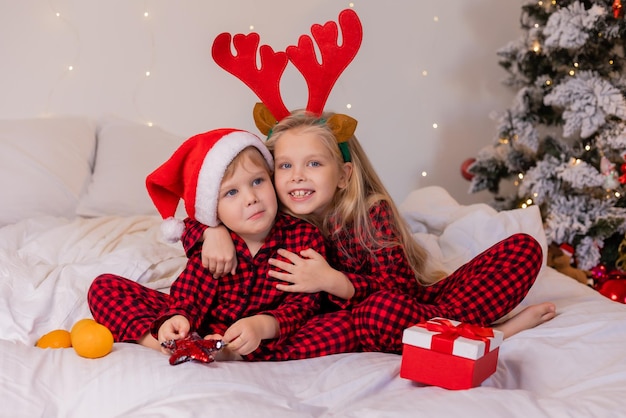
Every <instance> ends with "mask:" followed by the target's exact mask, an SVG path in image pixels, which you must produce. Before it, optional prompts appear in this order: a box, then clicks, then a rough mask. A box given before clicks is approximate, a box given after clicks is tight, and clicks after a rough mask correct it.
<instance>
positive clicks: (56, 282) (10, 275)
mask: <svg viewBox="0 0 626 418" xmlns="http://www.w3.org/2000/svg"><path fill="white" fill-rule="evenodd" d="M402 209H403V211H404V212H405V213H406V214H407V218H408V219H409V222H410V223H411V225H412V227H413V228H414V230H415V232H416V235H415V236H416V238H417V239H419V240H420V241H421V242H423V243H424V244H425V245H426V246H427V247H428V248H429V250H430V251H431V252H432V253H433V254H434V255H435V258H436V259H437V261H438V263H440V264H441V265H442V266H444V267H446V268H448V269H451V268H454V267H455V266H456V265H457V264H459V263H462V262H464V260H466V259H469V258H471V257H472V256H473V255H475V254H476V253H477V252H478V251H481V250H482V249H484V248H486V246H488V245H490V244H491V243H493V242H495V241H496V240H498V239H500V238H501V237H503V236H505V235H507V234H509V233H511V232H516V231H517V230H522V231H525V232H528V233H531V234H533V235H535V236H537V238H538V239H542V236H541V234H542V233H541V228H540V223H538V219H537V216H538V214H537V213H534V212H533V211H532V210H531V211H510V212H506V213H499V214H498V213H495V212H494V211H493V210H492V209H490V208H488V207H486V206H485V205H472V206H460V205H458V204H457V203H456V202H455V201H454V200H453V199H451V198H449V196H448V195H447V193H445V191H443V190H442V189H439V188H427V189H422V190H419V191H416V192H414V194H412V195H411V196H409V197H408V198H407V200H406V201H405V202H404V204H403V205H402ZM159 224H160V220H159V219H158V218H156V217H150V216H140V217H103V218H95V219H76V220H67V219H63V218H52V217H48V218H37V219H30V220H26V221H23V222H20V223H18V224H14V225H9V226H6V227H4V228H1V229H0V330H1V339H0V353H1V357H0V370H1V371H2V372H1V373H0V401H1V402H2V405H3V407H2V409H0V416H7V417H34V416H45V417H51V416H55V417H56V416H59V417H74V416H76V417H84V416H92V417H114V416H124V417H127V416H130V417H158V416H163V417H165V416H181V417H187V416H189V417H196V416H203V417H204V416H206V417H220V418H224V417H225V416H229V417H235V416H236V417H239V416H241V417H244V416H245V417H397V416H398V417H404V416H428V417H435V416H437V417H447V416H451V417H452V416H454V417H457V416H466V417H474V416H476V417H478V416H480V417H504V416H506V417H565V416H572V417H611V416H615V417H619V416H625V413H624V407H625V406H626V403H625V401H624V394H626V307H625V306H624V305H622V304H619V303H615V302H612V301H610V300H608V299H606V298H605V297H603V296H601V295H599V294H598V293H597V292H595V291H593V290H591V289H589V288H587V287H585V286H583V285H580V284H579V283H577V282H576V281H574V280H573V279H571V278H569V277H566V276H564V275H562V274H560V273H558V272H556V271H555V270H553V269H551V268H549V267H545V266H544V268H542V270H541V273H540V275H539V278H538V280H537V282H536V284H535V285H534V286H533V288H532V289H531V291H530V293H529V295H528V297H527V298H526V299H525V300H524V302H523V304H522V305H523V306H526V305H528V304H530V303H536V302H542V301H547V300H551V301H554V302H555V303H556V305H557V311H558V315H557V317H556V318H554V319H553V320H552V321H550V322H548V323H546V324H543V325H541V326H539V327H537V328H535V329H532V330H527V331H524V332H522V333H520V334H517V335H515V336H513V337H512V338H510V339H508V340H506V341H505V342H504V344H503V345H502V347H501V349H500V357H499V361H498V368H497V371H496V373H495V374H494V375H493V376H491V377H490V378H488V379H487V380H486V381H485V382H484V383H483V384H482V386H481V387H479V388H475V389H471V390H466V391H449V390H445V389H441V388H437V387H428V386H423V385H420V384H416V383H413V382H411V381H409V380H405V379H402V378H400V377H399V368H400V360H401V357H400V356H398V355H393V354H384V353H351V354H341V355H334V356H328V357H322V358H316V359H308V360H299V361H288V362H261V363H238V362H217V363H212V364H208V365H205V364H199V363H184V364H181V365H178V366H170V365H169V363H168V362H167V357H166V356H164V355H162V354H161V353H158V352H156V351H152V350H149V349H146V348H143V347H140V346H137V345H134V344H115V346H114V349H113V351H112V352H111V353H110V354H109V355H107V356H106V357H103V358H101V359H96V360H90V359H84V358H81V357H78V356H77V355H76V354H75V352H74V351H73V350H72V349H61V350H43V349H39V348H36V347H34V346H33V345H34V343H35V341H36V339H37V338H38V337H39V336H40V335H42V334H44V333H45V332H48V331H50V330H52V329H55V328H67V329H69V328H70V327H71V325H72V324H73V323H74V322H75V321H76V320H78V319H81V318H84V317H89V316H90V314H89V310H88V307H87V304H86V300H85V295H86V290H87V288H88V286H89V283H90V281H91V280H92V279H93V278H94V277H95V276H96V275H98V274H100V273H102V272H111V273H116V274H121V275H124V276H126V277H129V278H132V279H135V280H138V281H140V282H142V283H144V284H146V285H148V286H151V287H153V288H157V289H162V290H166V289H167V287H168V285H169V283H170V282H171V280H173V278H175V277H176V275H177V273H178V272H179V271H180V269H181V268H182V266H183V265H184V262H185V259H184V255H183V253H182V249H181V248H180V247H179V246H178V245H171V244H166V243H163V242H161V241H160V240H159V238H158V234H159ZM544 241H545V239H544ZM543 244H544V245H545V242H543ZM523 306H522V307H523ZM522 307H520V309H521V308H522Z"/></svg>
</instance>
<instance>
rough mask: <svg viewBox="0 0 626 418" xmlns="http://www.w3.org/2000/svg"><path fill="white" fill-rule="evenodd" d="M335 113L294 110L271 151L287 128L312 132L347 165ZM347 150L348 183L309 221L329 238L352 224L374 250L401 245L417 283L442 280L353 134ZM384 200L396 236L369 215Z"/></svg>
mask: <svg viewBox="0 0 626 418" xmlns="http://www.w3.org/2000/svg"><path fill="white" fill-rule="evenodd" d="M332 115H333V113H331V112H325V113H324V114H322V115H321V116H320V117H318V116H315V115H313V114H311V113H308V112H306V111H303V110H298V111H294V112H292V113H291V115H290V116H288V117H286V118H284V119H283V120H281V121H280V122H279V123H278V124H276V126H275V127H274V128H273V129H272V132H271V136H270V138H269V139H268V141H267V142H266V145H267V147H268V148H269V149H270V151H273V150H274V145H275V143H276V141H277V140H278V139H279V138H280V136H281V134H282V133H283V132H286V131H290V130H298V132H300V133H313V134H315V135H316V136H317V137H318V138H319V139H320V140H321V141H323V143H324V145H325V146H326V147H327V149H328V150H329V151H330V153H331V154H332V155H333V156H334V157H335V161H336V162H337V165H338V167H339V168H341V167H343V164H344V159H343V156H342V154H341V151H340V149H339V146H338V144H337V140H336V138H335V136H334V134H333V132H332V130H331V128H330V127H329V126H328V125H327V124H326V123H325V121H326V120H328V118H330V117H331V116H332ZM348 149H349V152H350V157H351V162H352V165H353V168H352V174H351V176H350V178H349V179H348V183H347V186H346V187H345V188H343V189H338V190H337V191H336V192H335V195H334V197H333V201H332V203H331V205H330V211H329V212H328V213H326V214H325V216H324V218H323V219H314V218H310V219H307V220H308V221H310V222H312V223H314V224H315V225H317V226H318V227H319V228H320V229H321V231H322V233H323V234H324V235H325V236H326V237H328V238H330V239H333V238H334V236H336V235H338V234H339V233H340V232H341V231H342V230H345V229H346V228H348V227H349V226H350V225H353V227H354V231H355V235H356V239H358V240H359V243H360V245H361V246H362V247H363V248H367V249H369V250H368V251H370V252H372V253H373V252H374V251H376V250H378V249H381V248H388V247H394V246H396V245H400V246H401V247H402V249H403V251H404V253H405V255H406V257H407V259H408V261H409V263H410V265H411V268H412V269H413V272H414V274H415V277H416V279H417V280H418V282H420V283H421V284H425V285H427V284H432V283H434V282H435V281H437V280H439V279H441V278H442V277H443V276H444V275H445V273H443V272H440V271H437V272H431V273H428V272H426V264H427V259H426V258H427V252H426V251H425V250H424V249H423V248H422V247H421V246H420V245H419V244H418V243H417V241H415V240H414V239H413V237H412V236H411V232H410V230H409V228H408V225H407V224H406V222H405V220H404V218H403V217H402V216H401V215H400V213H399V211H398V208H397V207H396V205H395V204H394V202H393V200H392V198H391V196H390V195H389V192H388V191H387V189H386V188H385V186H384V185H383V183H382V181H381V180H380V178H379V177H378V175H377V174H376V171H375V170H374V167H373V166H372V164H371V162H370V161H369V159H368V158H367V155H366V154H365V151H364V150H363V148H362V147H361V145H360V144H359V142H358V140H357V139H356V137H355V136H354V135H353V136H352V137H351V138H350V139H348ZM381 201H384V202H386V203H387V206H388V207H389V209H390V211H391V219H390V226H391V227H392V228H393V229H394V236H393V237H392V238H390V239H389V240H382V239H381V238H379V237H377V230H376V229H375V228H374V226H373V225H372V223H371V220H370V216H369V211H370V209H371V208H372V207H373V206H374V205H376V204H378V203H379V202H381ZM300 217H302V216H300ZM304 218H307V217H304ZM333 242H335V243H336V245H337V246H338V247H339V248H338V251H340V252H342V253H343V254H345V255H348V254H349V252H348V250H347V248H345V247H343V242H342V241H341V240H339V239H333ZM374 258H375V257H374Z"/></svg>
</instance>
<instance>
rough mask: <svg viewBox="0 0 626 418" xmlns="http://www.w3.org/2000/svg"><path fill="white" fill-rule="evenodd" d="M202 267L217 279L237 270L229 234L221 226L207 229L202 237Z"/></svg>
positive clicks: (233, 245)
mask: <svg viewBox="0 0 626 418" xmlns="http://www.w3.org/2000/svg"><path fill="white" fill-rule="evenodd" d="M202 236H203V238H204V242H203V243H202V265H203V266H204V267H206V268H208V269H209V272H210V273H211V274H212V275H213V278H215V279H219V278H220V277H222V276H225V275H227V274H235V271H236V270H237V253H236V251H235V244H233V240H232V238H231V237H230V232H228V230H227V229H226V227H224V226H223V225H220V226H216V227H214V228H207V229H205V230H204V234H203V235H202Z"/></svg>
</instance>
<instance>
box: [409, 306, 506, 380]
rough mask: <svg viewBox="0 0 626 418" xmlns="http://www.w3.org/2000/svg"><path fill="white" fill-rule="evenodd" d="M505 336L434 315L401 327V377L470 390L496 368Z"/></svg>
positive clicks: (496, 331) (492, 330)
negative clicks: (404, 327) (412, 324)
mask: <svg viewBox="0 0 626 418" xmlns="http://www.w3.org/2000/svg"><path fill="white" fill-rule="evenodd" d="M503 338H504V335H503V333H502V332H501V331H498V330H495V329H492V328H483V327H479V326H475V325H469V324H462V323H460V322H457V321H452V320H449V319H445V318H433V319H431V320H429V321H425V322H422V323H419V324H417V325H414V326H412V327H410V328H407V329H405V330H404V334H403V336H402V343H403V348H402V363H401V366H400V377H403V378H405V379H411V380H414V381H416V382H420V383H425V384H428V385H434V386H440V387H443V388H446V389H470V388H473V387H476V386H478V385H480V384H481V383H482V382H483V381H484V380H485V379H486V378H488V377H489V376H491V375H492V374H493V373H495V371H496V367H497V365H498V351H499V348H498V347H499V346H500V344H502V340H503Z"/></svg>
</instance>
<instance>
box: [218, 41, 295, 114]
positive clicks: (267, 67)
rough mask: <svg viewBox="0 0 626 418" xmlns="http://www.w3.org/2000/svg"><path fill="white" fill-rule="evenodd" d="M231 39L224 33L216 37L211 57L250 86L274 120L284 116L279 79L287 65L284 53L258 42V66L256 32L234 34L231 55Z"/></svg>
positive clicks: (284, 107)
mask: <svg viewBox="0 0 626 418" xmlns="http://www.w3.org/2000/svg"><path fill="white" fill-rule="evenodd" d="M230 39H231V35H230V33H226V32H225V33H221V34H219V35H218V36H217V37H216V38H215V40H214V41H213V48H212V50H211V53H212V55H213V60H215V62H216V63H217V64H218V65H219V66H220V67H222V68H223V69H225V70H226V71H228V72H229V73H231V74H233V75H234V76H235V77H237V78H239V79H240V80H241V81H243V82H244V83H245V84H246V85H247V86H248V87H250V89H251V90H252V91H253V92H254V93H255V94H256V95H257V96H258V98H259V99H260V100H261V101H262V102H263V103H264V104H265V106H266V107H267V108H268V109H269V111H270V112H271V113H272V115H274V117H275V118H276V119H277V120H281V119H282V118H284V117H285V116H287V115H288V114H289V110H287V107H286V106H285V104H284V103H283V99H282V98H281V96H280V78H281V77H282V75H283V72H284V71H285V68H286V67H287V61H288V60H287V54H286V53H285V52H282V51H279V52H274V50H273V49H272V48H271V47H270V46H268V45H261V48H260V49H259V53H260V56H261V68H257V65H256V53H257V48H258V46H259V34H258V33H254V32H252V33H250V34H248V35H243V34H237V35H235V36H234V37H233V44H234V45H235V50H236V51H237V55H233V54H232V52H231V50H230Z"/></svg>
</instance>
